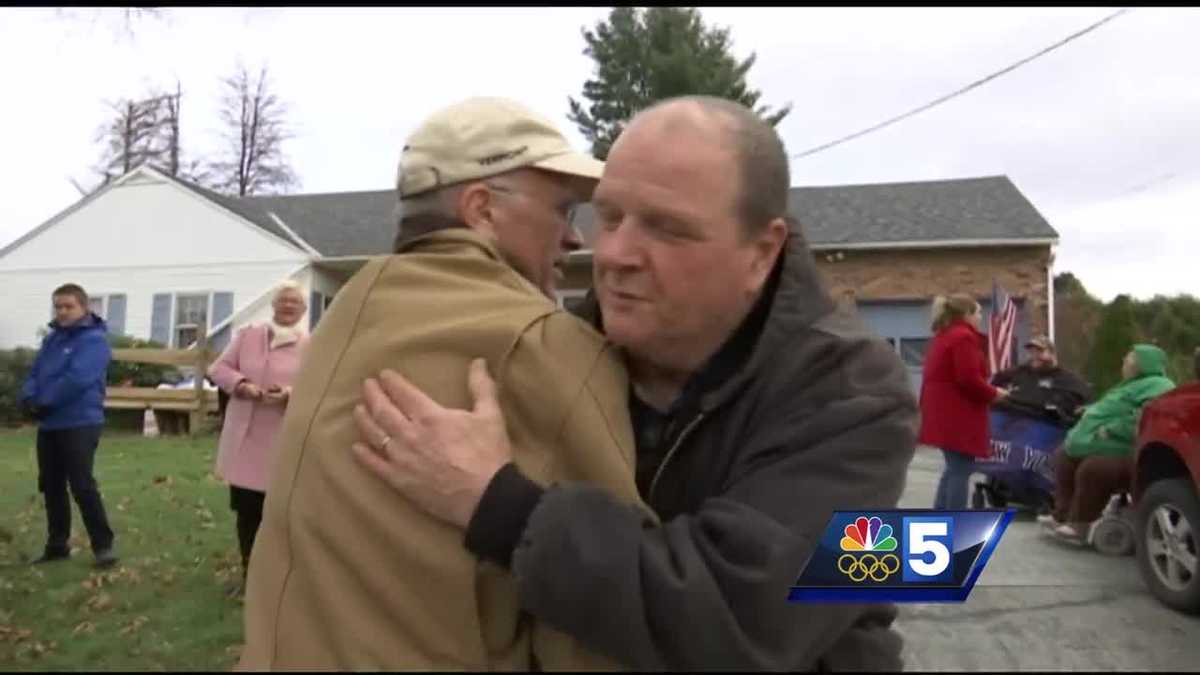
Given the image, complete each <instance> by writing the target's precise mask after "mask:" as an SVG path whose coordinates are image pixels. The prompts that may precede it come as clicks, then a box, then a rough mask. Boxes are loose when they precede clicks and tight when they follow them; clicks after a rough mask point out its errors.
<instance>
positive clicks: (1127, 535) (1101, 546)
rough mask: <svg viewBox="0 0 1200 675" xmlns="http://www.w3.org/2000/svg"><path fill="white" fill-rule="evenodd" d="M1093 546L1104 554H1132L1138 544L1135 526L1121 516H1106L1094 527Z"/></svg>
mask: <svg viewBox="0 0 1200 675" xmlns="http://www.w3.org/2000/svg"><path fill="white" fill-rule="evenodd" d="M1092 546H1095V547H1096V550H1097V551H1099V552H1101V553H1103V554H1104V555H1111V556H1126V555H1131V554H1132V553H1133V551H1134V548H1135V547H1136V546H1137V540H1136V538H1135V537H1134V533H1133V528H1132V527H1130V526H1129V523H1128V522H1126V521H1125V520H1123V519H1121V518H1117V517H1114V516H1105V517H1103V518H1101V519H1100V521H1099V522H1097V523H1096V525H1095V526H1094V527H1093V528H1092Z"/></svg>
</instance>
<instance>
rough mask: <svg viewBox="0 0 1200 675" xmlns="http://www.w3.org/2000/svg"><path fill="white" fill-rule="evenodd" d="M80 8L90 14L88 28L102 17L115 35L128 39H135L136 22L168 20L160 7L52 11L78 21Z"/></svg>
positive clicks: (166, 14) (81, 16)
mask: <svg viewBox="0 0 1200 675" xmlns="http://www.w3.org/2000/svg"><path fill="white" fill-rule="evenodd" d="M81 10H87V11H88V13H89V14H90V16H91V21H90V28H91V29H93V30H94V29H95V27H96V22H97V21H98V20H99V19H101V18H103V19H105V23H106V24H107V25H109V26H110V27H113V28H114V29H115V32H116V35H117V37H120V36H122V35H123V36H124V37H126V38H128V39H129V40H130V41H133V40H134V39H135V34H136V27H137V24H138V23H139V22H141V21H143V20H146V19H153V20H155V21H167V22H169V21H170V14H169V13H168V11H167V10H166V9H165V8H162V7H121V8H119V9H118V8H115V7H83V8H80V7H74V8H70V9H68V8H65V7H56V8H55V9H54V13H55V14H56V15H57V16H58V17H59V18H60V19H64V20H67V21H79V20H80V19H82V18H84V16H85V15H84V14H81V13H80V12H81Z"/></svg>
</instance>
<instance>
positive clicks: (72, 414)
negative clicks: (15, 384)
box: [21, 312, 112, 431]
mask: <svg viewBox="0 0 1200 675" xmlns="http://www.w3.org/2000/svg"><path fill="white" fill-rule="evenodd" d="M107 335H108V326H107V325H106V324H105V323H104V319H101V318H100V317H98V316H96V315H95V314H92V313H90V312H89V313H88V315H87V316H85V317H83V318H82V319H80V320H79V321H77V322H76V323H74V324H72V325H70V326H67V327H65V328H64V327H62V326H59V325H58V324H56V323H53V322H51V323H50V334H49V335H47V336H46V338H45V339H44V340H42V348H41V349H40V350H38V353H37V356H36V357H35V358H34V360H33V368H32V369H30V371H29V377H28V378H26V379H25V386H24V387H22V388H21V400H22V402H23V403H25V404H26V405H28V406H30V407H32V408H35V409H36V410H37V411H38V416H39V425H40V427H41V429H43V430H45V431H51V430H55V429H71V428H74V427H85V426H91V425H95V424H104V388H105V376H106V374H107V371H108V362H109V361H110V360H111V359H112V349H110V348H109V346H108V337H107Z"/></svg>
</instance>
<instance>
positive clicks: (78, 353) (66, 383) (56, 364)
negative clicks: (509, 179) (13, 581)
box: [21, 284, 117, 567]
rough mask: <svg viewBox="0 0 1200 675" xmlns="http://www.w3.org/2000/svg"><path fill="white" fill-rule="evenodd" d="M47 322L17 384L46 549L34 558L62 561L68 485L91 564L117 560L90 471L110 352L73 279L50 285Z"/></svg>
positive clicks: (101, 420) (103, 564) (67, 534)
mask: <svg viewBox="0 0 1200 675" xmlns="http://www.w3.org/2000/svg"><path fill="white" fill-rule="evenodd" d="M51 298H52V299H53V301H54V321H52V322H50V334H49V335H47V336H46V338H45V339H44V340H43V341H42V347H41V349H40V350H38V353H37V357H35V358H34V361H33V368H32V369H31V370H30V372H29V377H28V378H27V379H26V380H25V386H24V387H23V388H22V389H21V403H22V405H24V406H25V408H26V410H27V411H28V412H29V414H30V415H31V416H32V417H33V418H34V419H36V420H37V421H38V435H37V457H38V489H39V490H40V491H41V492H42V493H43V494H44V495H45V499H46V526H47V527H46V529H47V535H48V536H47V538H46V548H45V550H44V551H43V552H42V555H41V557H40V558H38V559H36V560H34V561H33V562H34V563H35V564H37V563H45V562H51V561H54V560H65V559H66V558H68V557H70V555H71V549H70V547H69V546H68V545H67V539H68V538H69V537H70V535H71V502H70V501H69V500H68V499H67V487H68V486H70V488H71V494H72V495H73V496H74V497H75V503H76V504H78V505H79V511H80V514H81V515H82V516H83V524H84V526H85V527H87V531H88V538H89V539H90V540H91V543H92V553H93V554H94V555H95V556H96V567H109V566H111V565H112V564H114V563H115V562H116V561H117V556H116V554H115V553H114V552H113V531H112V529H111V528H109V526H108V516H107V515H105V513H104V502H103V501H102V500H101V498H100V489H99V487H98V486H97V484H96V479H95V477H94V476H93V475H92V465H93V461H94V460H95V457H96V447H97V446H98V445H99V443H100V432H101V430H102V429H103V428H104V389H105V374H106V373H107V371H108V362H109V361H110V360H111V358H112V350H111V349H110V348H109V346H108V339H107V333H108V328H107V326H106V325H105V323H104V319H101V318H100V317H98V316H96V315H95V314H93V313H92V312H90V311H88V309H87V307H88V297H87V293H86V292H85V291H84V290H83V289H82V288H81V287H79V286H77V285H76V284H64V285H63V286H59V287H58V288H56V289H54V293H53V294H52V295H51Z"/></svg>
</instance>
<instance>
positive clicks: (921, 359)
mask: <svg viewBox="0 0 1200 675" xmlns="http://www.w3.org/2000/svg"><path fill="white" fill-rule="evenodd" d="M929 340H930V338H927V337H921V338H916V337H913V338H900V359H901V360H902V361H904V365H906V366H909V367H911V368H916V367H920V366H921V365H923V364H924V363H925V351H926V350H927V349H929Z"/></svg>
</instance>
